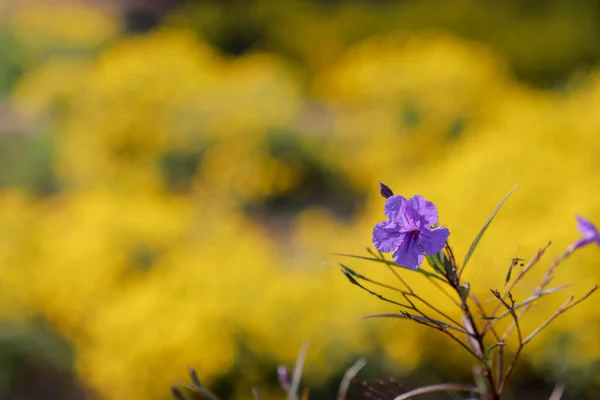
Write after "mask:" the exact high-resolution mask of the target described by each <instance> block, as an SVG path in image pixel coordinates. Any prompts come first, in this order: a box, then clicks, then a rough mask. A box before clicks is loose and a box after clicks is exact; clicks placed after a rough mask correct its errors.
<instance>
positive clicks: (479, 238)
mask: <svg viewBox="0 0 600 400" xmlns="http://www.w3.org/2000/svg"><path fill="white" fill-rule="evenodd" d="M518 186H519V185H517V186H515V187H514V188H512V189H511V190H510V192H508V194H507V195H506V196H504V198H503V199H502V201H500V204H498V205H497V206H496V208H495V209H494V212H493V213H492V215H490V217H489V218H488V220H487V221H486V222H485V224H484V225H483V228H481V230H480V231H479V233H478V234H477V236H475V240H473V243H472V244H471V247H470V248H469V251H468V252H467V255H466V256H465V260H464V261H463V265H462V267H461V269H460V274H459V277H460V276H462V273H463V272H464V270H465V267H466V266H467V263H468V262H469V260H470V259H471V256H472V255H473V253H474V252H475V249H476V248H477V245H478V244H479V241H480V240H481V238H482V237H483V234H484V233H485V231H486V230H487V228H488V226H490V224H491V223H492V221H493V220H494V217H495V216H496V214H498V211H500V208H501V207H502V205H503V204H504V202H505V201H506V200H507V199H508V197H509V196H510V195H511V194H512V192H514V191H515V190H516V189H517V187H518Z"/></svg>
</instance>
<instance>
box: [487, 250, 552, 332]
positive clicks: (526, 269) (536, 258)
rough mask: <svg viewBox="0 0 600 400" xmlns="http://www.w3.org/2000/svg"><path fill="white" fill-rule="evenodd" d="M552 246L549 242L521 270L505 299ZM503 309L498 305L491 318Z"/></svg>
mask: <svg viewBox="0 0 600 400" xmlns="http://www.w3.org/2000/svg"><path fill="white" fill-rule="evenodd" d="M551 244H552V242H548V244H547V245H546V246H544V247H542V248H541V249H540V250H538V252H537V253H536V255H535V256H533V258H532V259H531V260H530V261H529V262H528V263H527V265H526V266H525V267H523V269H522V270H521V272H519V275H517V277H516V278H515V280H513V281H512V282H511V284H510V285H509V286H508V288H506V292H505V294H504V296H503V297H502V298H504V297H506V293H509V292H511V291H512V290H513V289H514V288H515V286H516V285H517V283H518V282H519V281H520V280H521V279H523V277H524V276H525V274H527V272H529V271H530V270H531V269H532V268H533V267H534V266H535V265H536V264H537V262H538V261H539V260H540V258H542V255H544V253H545V252H546V250H547V249H548V247H550V245H551ZM501 307H502V304H500V303H498V304H496V306H495V307H494V309H493V311H492V312H491V313H490V318H492V319H493V318H494V317H495V316H496V313H497V312H498V311H499V310H500V308H501ZM492 319H491V320H488V322H487V323H486V324H485V325H484V327H483V328H482V329H481V332H482V334H484V335H485V333H486V332H487V331H488V329H490V325H491V321H492Z"/></svg>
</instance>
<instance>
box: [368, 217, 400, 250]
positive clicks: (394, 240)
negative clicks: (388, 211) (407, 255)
mask: <svg viewBox="0 0 600 400" xmlns="http://www.w3.org/2000/svg"><path fill="white" fill-rule="evenodd" d="M402 235H403V233H402V232H401V231H400V228H399V227H398V225H397V224H395V223H393V222H389V221H385V222H380V223H378V224H377V225H375V228H373V244H374V245H375V248H376V249H377V250H380V251H383V252H384V253H389V252H390V251H394V250H396V249H397V248H398V246H400V244H401V243H402Z"/></svg>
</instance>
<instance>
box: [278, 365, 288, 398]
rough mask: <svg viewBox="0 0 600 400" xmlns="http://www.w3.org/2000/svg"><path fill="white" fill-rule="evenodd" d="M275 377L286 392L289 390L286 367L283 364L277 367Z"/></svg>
mask: <svg viewBox="0 0 600 400" xmlns="http://www.w3.org/2000/svg"><path fill="white" fill-rule="evenodd" d="M277 377H278V378H279V384H280V385H281V387H282V388H283V390H285V391H286V392H287V391H288V390H290V386H291V384H290V377H289V376H288V371H287V368H286V367H284V366H283V365H280V366H279V367H277Z"/></svg>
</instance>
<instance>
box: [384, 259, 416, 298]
mask: <svg viewBox="0 0 600 400" xmlns="http://www.w3.org/2000/svg"><path fill="white" fill-rule="evenodd" d="M385 265H386V266H387V267H388V269H389V270H390V271H392V274H394V276H395V277H396V278H397V279H398V280H399V281H400V282H402V284H403V285H404V287H405V288H406V290H408V291H409V292H410V293H414V291H413V290H412V288H411V287H410V286H409V285H408V283H406V281H405V280H404V278H402V277H401V276H400V274H399V273H398V271H396V270H395V269H394V268H393V267H392V266H391V265H389V264H385Z"/></svg>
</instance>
